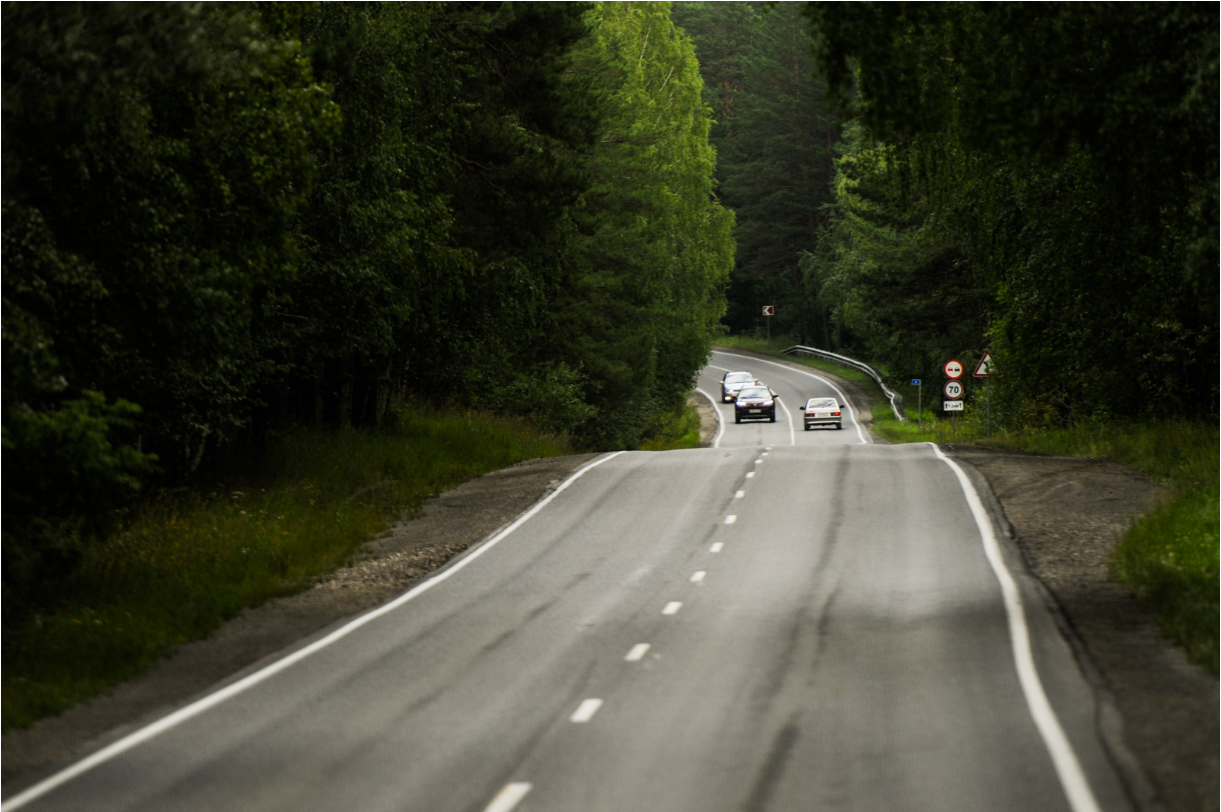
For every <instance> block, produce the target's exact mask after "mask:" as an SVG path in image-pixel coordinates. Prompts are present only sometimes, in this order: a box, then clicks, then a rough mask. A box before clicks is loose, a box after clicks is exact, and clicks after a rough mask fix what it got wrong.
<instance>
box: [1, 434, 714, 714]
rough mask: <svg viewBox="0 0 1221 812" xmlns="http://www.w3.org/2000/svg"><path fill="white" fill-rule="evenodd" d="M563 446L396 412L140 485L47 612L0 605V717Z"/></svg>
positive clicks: (148, 660)
mask: <svg viewBox="0 0 1221 812" xmlns="http://www.w3.org/2000/svg"><path fill="white" fill-rule="evenodd" d="M697 435H698V426H697ZM569 451H570V449H568V448H567V447H566V445H565V444H564V443H563V442H562V441H560V440H557V439H556V438H553V437H548V436H544V435H541V434H539V433H538V432H536V431H534V430H532V429H530V428H529V427H528V426H526V425H525V424H522V423H518V422H515V421H510V420H501V419H494V418H490V417H487V416H483V415H474V414H466V415H457V414H456V415H433V414H425V413H419V412H414V411H411V410H407V411H404V412H402V413H400V415H399V416H398V419H397V421H396V425H395V426H394V427H393V428H388V429H384V430H378V431H351V430H348V431H303V432H299V433H297V434H294V435H292V436H290V437H288V438H286V439H284V440H282V441H280V442H278V443H276V444H275V445H274V446H273V447H272V448H271V449H270V451H269V454H268V455H267V456H266V458H265V459H263V460H261V461H260V463H259V464H258V466H257V467H255V468H253V469H251V468H249V467H245V468H243V466H240V465H235V466H234V468H235V469H236V470H241V471H243V473H240V474H237V475H234V476H230V477H223V478H218V479H216V480H215V481H213V482H212V484H211V485H210V486H201V487H197V488H194V489H191V490H182V491H177V492H171V493H164V494H160V495H159V496H157V497H155V498H151V499H150V500H149V501H148V502H147V503H146V504H144V505H143V506H142V507H141V508H140V509H139V510H138V511H136V513H135V515H134V517H133V518H132V520H131V521H130V522H129V523H128V524H127V526H126V527H125V528H123V529H122V530H121V531H120V532H117V533H115V534H114V535H113V536H111V537H110V538H107V539H105V540H104V541H103V542H100V543H98V544H95V545H93V546H91V547H90V548H88V549H87V551H86V553H85V556H84V559H83V560H82V562H81V564H80V566H79V567H78V568H77V570H76V571H75V572H74V574H73V575H72V576H71V577H70V579H69V580H68V581H67V582H66V583H65V584H64V585H63V594H64V595H65V596H68V597H65V598H64V599H63V600H62V601H61V602H60V603H59V604H58V606H57V607H56V608H55V609H54V610H52V611H45V612H43V613H41V614H33V613H30V612H24V613H23V612H11V611H7V610H6V612H5V618H4V622H5V626H4V639H3V664H4V668H3V727H4V729H5V730H8V729H10V728H11V727H14V726H24V725H28V724H30V723H32V722H34V721H35V720H37V719H39V718H41V717H43V716H46V715H48V714H53V713H57V712H59V711H62V710H63V709H65V708H67V707H69V706H71V705H73V704H75V703H77V702H79V701H81V700H83V699H86V698H88V697H90V696H94V695H96V694H98V693H100V692H102V691H104V690H106V689H107V688H110V687H111V686H114V685H116V684H118V683H120V682H122V681H124V680H127V679H130V678H131V677H133V676H135V675H136V674H137V673H139V672H140V671H142V670H144V669H146V668H148V667H149V666H151V665H152V664H154V663H155V662H157V660H158V659H159V658H160V657H161V656H163V655H164V654H165V652H166V651H167V650H168V649H169V648H170V647H171V646H174V645H176V644H181V643H185V642H188V641H191V640H197V639H200V638H203V637H206V636H207V635H208V634H210V633H211V632H212V631H213V630H215V629H216V628H217V627H218V626H220V625H221V624H222V623H223V622H224V621H225V620H227V619H228V618H231V617H233V616H234V615H236V614H237V613H238V612H240V611H241V610H242V609H243V608H245V607H248V606H254V605H257V604H259V603H261V602H263V601H265V600H267V599H268V598H272V597H275V596H278V595H285V594H290V593H292V592H295V591H299V590H300V589H303V588H305V587H306V586H308V585H309V584H310V583H311V582H312V580H311V579H313V578H314V577H315V576H317V575H319V574H321V573H325V572H328V571H330V570H333V569H334V568H335V567H337V566H339V565H341V564H342V563H343V562H344V561H345V559H347V558H348V556H350V555H351V553H352V552H354V551H355V550H356V549H357V548H358V547H359V546H360V545H361V544H362V543H363V542H364V541H366V540H368V539H370V538H371V537H374V536H375V535H377V534H378V533H379V532H381V531H383V530H384V529H385V528H386V527H387V525H388V524H389V523H390V522H392V521H394V520H395V519H396V518H397V517H399V516H400V515H402V514H404V513H411V512H413V511H417V510H419V508H420V507H421V506H422V504H423V502H424V500H425V499H427V498H428V497H429V496H432V495H434V494H437V493H439V492H441V491H442V490H444V489H446V488H450V487H453V486H454V485H457V484H459V483H461V482H463V481H465V480H467V479H470V478H472V477H476V476H479V475H481V474H484V473H487V472H489V471H492V470H495V469H498V468H503V467H504V466H506V465H510V464H512V463H514V462H517V461H519V460H524V459H531V458H535V457H544V456H555V455H558V454H564V453H569Z"/></svg>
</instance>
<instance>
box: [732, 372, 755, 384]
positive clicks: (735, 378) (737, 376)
mask: <svg viewBox="0 0 1221 812" xmlns="http://www.w3.org/2000/svg"><path fill="white" fill-rule="evenodd" d="M752 380H754V379H753V378H752V377H751V375H750V373H749V372H731V373H729V374H728V375H726V376H725V383H743V382H747V383H749V382H750V381H752Z"/></svg>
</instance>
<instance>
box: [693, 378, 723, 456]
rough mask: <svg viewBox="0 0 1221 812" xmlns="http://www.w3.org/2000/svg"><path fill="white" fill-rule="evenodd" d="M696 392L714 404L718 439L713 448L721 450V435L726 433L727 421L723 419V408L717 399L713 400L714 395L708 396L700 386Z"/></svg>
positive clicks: (713, 410) (713, 443) (713, 442)
mask: <svg viewBox="0 0 1221 812" xmlns="http://www.w3.org/2000/svg"><path fill="white" fill-rule="evenodd" d="M695 391H696V392H699V393H700V394H701V395H703V396H704V397H706V398H708V401H709V402H710V403H711V404H712V413H713V414H715V415H716V439H715V440H713V441H712V447H713V448H720V447H721V435H722V434H724V433H725V420H724V418H722V417H721V406H720V404H719V403H717V402H716V399H715V398H713V397H712V395H710V394H708V393H707V392H705V391H704V390H703V389H700V388H699V387H698V386H697V387H696V388H695Z"/></svg>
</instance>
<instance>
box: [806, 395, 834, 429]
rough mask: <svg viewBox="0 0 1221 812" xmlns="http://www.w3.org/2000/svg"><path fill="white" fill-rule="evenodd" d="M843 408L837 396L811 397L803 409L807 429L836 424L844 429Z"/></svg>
mask: <svg viewBox="0 0 1221 812" xmlns="http://www.w3.org/2000/svg"><path fill="white" fill-rule="evenodd" d="M842 408H843V407H842V406H840V404H839V401H838V400H836V399H835V398H810V399H809V400H807V401H806V405H805V408H804V409H802V410H801V411H802V420H803V421H804V422H805V426H806V431H809V430H810V429H812V428H814V427H815V426H835V428H837V429H842V428H843V427H844V418H843V415H842V414H841V410H842Z"/></svg>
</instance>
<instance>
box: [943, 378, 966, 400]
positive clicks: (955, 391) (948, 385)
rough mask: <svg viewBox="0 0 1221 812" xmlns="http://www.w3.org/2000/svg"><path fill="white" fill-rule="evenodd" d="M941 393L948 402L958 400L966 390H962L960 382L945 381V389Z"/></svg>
mask: <svg viewBox="0 0 1221 812" xmlns="http://www.w3.org/2000/svg"><path fill="white" fill-rule="evenodd" d="M942 391H943V392H945V396H946V397H947V398H949V399H950V400H958V399H959V398H961V397H962V395H963V392H964V391H966V390H964V389H963V386H962V381H946V382H945V388H944V389H943V390H942Z"/></svg>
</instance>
